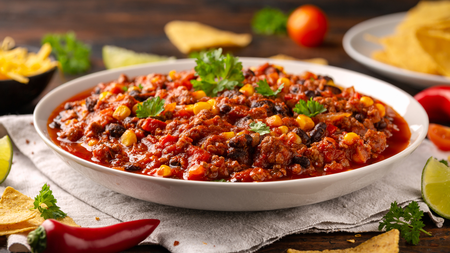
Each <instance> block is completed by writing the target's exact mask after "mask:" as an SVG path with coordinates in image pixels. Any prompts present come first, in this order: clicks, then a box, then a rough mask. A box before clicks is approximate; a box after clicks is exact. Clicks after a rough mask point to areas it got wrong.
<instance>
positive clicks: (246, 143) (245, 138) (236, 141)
mask: <svg viewBox="0 0 450 253" xmlns="http://www.w3.org/2000/svg"><path fill="white" fill-rule="evenodd" d="M252 142H253V138H252V137H251V136H250V135H248V134H241V135H238V136H235V137H233V138H231V139H230V141H229V142H228V145H229V146H230V147H233V148H246V147H250V146H251V145H252Z"/></svg>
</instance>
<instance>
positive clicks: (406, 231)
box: [378, 201, 431, 245]
mask: <svg viewBox="0 0 450 253" xmlns="http://www.w3.org/2000/svg"><path fill="white" fill-rule="evenodd" d="M422 216H423V212H422V211H421V210H420V209H419V204H417V202H415V201H412V202H411V203H410V204H409V205H407V206H406V207H405V209H403V208H401V207H400V206H399V205H398V204H397V202H396V201H395V202H394V203H392V204H391V208H390V209H389V212H388V213H387V214H386V215H385V216H384V217H383V218H382V222H380V225H379V226H378V230H382V229H383V228H386V231H389V230H391V229H398V230H399V231H400V234H401V235H402V237H403V238H405V240H406V241H407V242H409V243H412V244H414V245H417V244H418V243H419V241H420V239H419V236H420V232H423V233H425V234H427V235H429V236H431V233H429V232H427V231H425V230H424V229H422V228H423V227H424V226H425V224H423V222H422V220H421V219H422Z"/></svg>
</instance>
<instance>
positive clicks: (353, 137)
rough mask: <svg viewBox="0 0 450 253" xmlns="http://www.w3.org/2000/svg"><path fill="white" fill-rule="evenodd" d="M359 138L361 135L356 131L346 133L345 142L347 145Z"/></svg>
mask: <svg viewBox="0 0 450 253" xmlns="http://www.w3.org/2000/svg"><path fill="white" fill-rule="evenodd" d="M358 140H359V135H357V134H356V133H354V132H350V133H346V134H345V135H344V143H345V144H347V145H352V144H354V143H355V142H357V141H358Z"/></svg>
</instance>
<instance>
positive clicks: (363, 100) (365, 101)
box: [359, 96, 373, 107]
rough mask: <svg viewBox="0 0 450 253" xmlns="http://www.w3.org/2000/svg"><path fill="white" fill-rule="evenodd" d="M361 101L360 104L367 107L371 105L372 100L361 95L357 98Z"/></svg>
mask: <svg viewBox="0 0 450 253" xmlns="http://www.w3.org/2000/svg"><path fill="white" fill-rule="evenodd" d="M359 101H360V102H361V104H363V105H364V106H365V107H369V106H371V105H373V100H372V99H371V98H369V97H366V96H364V97H361V99H360V100H359Z"/></svg>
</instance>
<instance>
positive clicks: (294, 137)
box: [287, 132, 302, 144]
mask: <svg viewBox="0 0 450 253" xmlns="http://www.w3.org/2000/svg"><path fill="white" fill-rule="evenodd" d="M287 137H288V140H289V141H291V142H293V143H295V144H302V138H300V136H298V135H297V134H296V133H294V132H290V133H288V134H287Z"/></svg>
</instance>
